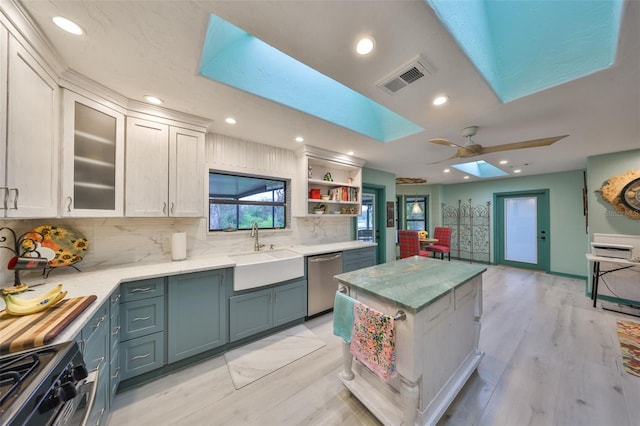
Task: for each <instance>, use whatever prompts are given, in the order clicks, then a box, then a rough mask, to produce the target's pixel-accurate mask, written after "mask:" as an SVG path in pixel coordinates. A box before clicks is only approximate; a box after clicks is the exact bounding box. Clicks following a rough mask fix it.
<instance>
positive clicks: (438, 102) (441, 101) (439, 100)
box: [433, 96, 449, 106]
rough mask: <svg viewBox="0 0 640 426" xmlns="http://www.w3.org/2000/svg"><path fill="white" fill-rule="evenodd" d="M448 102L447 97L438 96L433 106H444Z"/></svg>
mask: <svg viewBox="0 0 640 426" xmlns="http://www.w3.org/2000/svg"><path fill="white" fill-rule="evenodd" d="M448 100H449V98H448V97H446V96H438V97H437V98H435V99H434V100H433V104H434V105H435V106H439V105H444V104H446V103H447V101H448Z"/></svg>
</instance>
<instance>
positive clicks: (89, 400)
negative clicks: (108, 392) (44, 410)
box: [51, 369, 98, 426]
mask: <svg viewBox="0 0 640 426" xmlns="http://www.w3.org/2000/svg"><path fill="white" fill-rule="evenodd" d="M77 389H78V395H77V396H76V397H75V398H73V399H71V400H69V401H67V402H66V403H65V404H64V406H63V407H62V409H61V410H60V413H59V414H58V416H57V417H56V419H55V420H54V421H53V423H51V424H52V425H53V426H63V425H81V426H86V425H87V424H88V422H89V416H90V414H91V410H92V409H93V404H94V402H95V400H96V392H97V391H98V370H97V369H95V370H93V371H91V372H90V373H89V375H88V376H87V378H86V379H84V381H83V382H82V383H81V384H80V385H79V386H78V388H77Z"/></svg>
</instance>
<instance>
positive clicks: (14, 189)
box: [9, 188, 20, 210]
mask: <svg viewBox="0 0 640 426" xmlns="http://www.w3.org/2000/svg"><path fill="white" fill-rule="evenodd" d="M9 191H14V192H15V194H16V196H15V198H14V199H13V210H18V197H19V196H20V191H19V190H18V188H12V189H10V190H9Z"/></svg>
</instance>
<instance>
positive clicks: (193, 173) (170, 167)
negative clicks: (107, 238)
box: [125, 117, 205, 217]
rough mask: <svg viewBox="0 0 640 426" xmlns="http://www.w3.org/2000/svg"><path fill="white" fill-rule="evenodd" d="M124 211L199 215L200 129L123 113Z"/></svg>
mask: <svg viewBox="0 0 640 426" xmlns="http://www.w3.org/2000/svg"><path fill="white" fill-rule="evenodd" d="M126 149H127V154H126V174H125V181H126V185H125V187H126V190H125V215H126V216H139V217H166V216H171V217H202V216H203V215H204V208H203V207H204V202H205V201H204V133H203V132H197V131H193V130H188V129H183V128H180V127H175V126H170V125H168V124H164V123H158V122H155V121H151V120H145V119H141V118H137V117H127V136H126Z"/></svg>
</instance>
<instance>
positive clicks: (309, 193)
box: [293, 146, 364, 217]
mask: <svg viewBox="0 0 640 426" xmlns="http://www.w3.org/2000/svg"><path fill="white" fill-rule="evenodd" d="M296 156H297V157H298V173H297V176H296V185H295V186H294V194H293V197H294V200H293V215H294V216H320V217H341V216H342V217H343V216H358V215H359V214H360V209H361V205H362V200H361V196H362V166H363V165H364V161H363V160H361V159H358V158H354V157H350V156H346V155H341V154H338V153H335V152H331V151H327V150H323V149H320V148H315V147H310V146H305V147H303V148H302V149H300V150H299V151H298V152H296ZM324 198H326V199H324ZM320 211H321V212H322V213H321V214H319V213H320Z"/></svg>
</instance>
